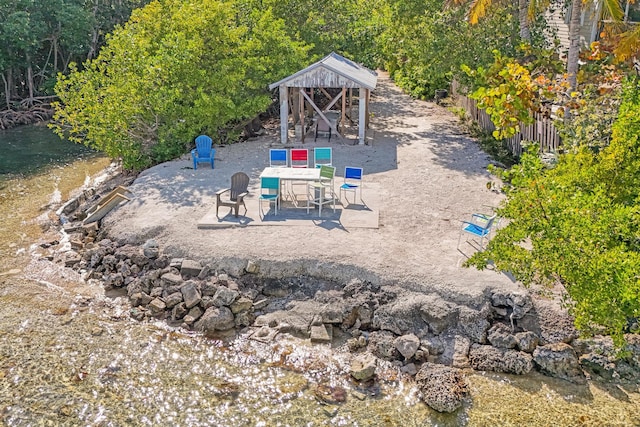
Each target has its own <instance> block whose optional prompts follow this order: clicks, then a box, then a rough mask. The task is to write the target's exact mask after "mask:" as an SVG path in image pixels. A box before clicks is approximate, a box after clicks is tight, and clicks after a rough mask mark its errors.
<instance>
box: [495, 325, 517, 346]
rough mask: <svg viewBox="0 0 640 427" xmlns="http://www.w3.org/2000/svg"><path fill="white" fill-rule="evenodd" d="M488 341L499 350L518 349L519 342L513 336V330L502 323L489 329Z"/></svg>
mask: <svg viewBox="0 0 640 427" xmlns="http://www.w3.org/2000/svg"><path fill="white" fill-rule="evenodd" d="M487 340H488V341H489V342H490V343H491V345H492V346H494V347H498V348H506V349H509V348H516V346H517V345H518V340H517V339H516V337H515V336H514V335H512V334H511V328H510V327H508V326H507V325H504V324H502V323H496V324H494V325H493V326H492V327H491V329H489V332H488V333H487Z"/></svg>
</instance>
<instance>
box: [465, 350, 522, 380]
mask: <svg viewBox="0 0 640 427" xmlns="http://www.w3.org/2000/svg"><path fill="white" fill-rule="evenodd" d="M469 363H470V365H471V367H472V368H473V369H475V370H478V371H493V372H504V373H507V374H516V375H523V374H527V373H529V372H531V369H532V368H533V361H532V358H531V355H530V354H528V353H525V352H522V351H516V350H507V349H503V348H496V347H492V346H490V345H480V344H473V345H472V346H471V348H470V350H469Z"/></svg>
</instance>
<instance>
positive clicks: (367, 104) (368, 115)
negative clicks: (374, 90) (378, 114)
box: [365, 89, 371, 129]
mask: <svg viewBox="0 0 640 427" xmlns="http://www.w3.org/2000/svg"><path fill="white" fill-rule="evenodd" d="M366 91H367V92H366V94H367V99H366V101H365V105H366V109H367V111H366V113H365V114H366V116H365V117H366V118H365V122H366V123H367V125H366V126H365V129H369V120H370V118H371V117H370V116H371V115H370V114H369V102H370V101H371V90H369V89H366Z"/></svg>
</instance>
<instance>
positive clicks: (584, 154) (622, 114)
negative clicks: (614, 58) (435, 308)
mask: <svg viewBox="0 0 640 427" xmlns="http://www.w3.org/2000/svg"><path fill="white" fill-rule="evenodd" d="M638 89H639V87H638V81H637V79H635V80H630V81H628V82H627V83H626V84H625V86H624V92H623V101H622V103H621V106H620V110H619V114H618V118H617V120H616V123H615V124H614V126H613V137H612V140H611V144H610V145H609V146H607V147H605V148H603V149H602V151H600V152H599V153H594V152H593V151H592V150H591V149H589V148H588V147H587V146H585V145H583V146H579V147H578V148H577V149H576V151H575V152H574V153H568V154H565V155H561V156H560V157H559V161H558V164H557V166H556V167H555V168H553V169H546V168H545V166H544V165H543V164H542V162H541V160H540V158H539V156H538V147H535V146H534V147H532V148H531V149H530V151H529V152H528V153H526V154H524V155H523V156H522V158H521V164H519V165H517V166H514V167H513V168H512V169H510V170H508V171H505V172H504V173H503V178H504V179H505V180H507V182H509V183H510V185H511V187H508V188H507V201H506V203H505V204H504V205H503V206H502V207H501V209H499V214H500V215H501V216H503V217H505V218H508V219H509V221H508V225H507V226H506V227H505V228H503V229H500V230H498V232H497V233H496V235H495V237H494V238H493V239H492V240H491V241H490V242H489V244H488V247H487V249H486V251H484V252H479V253H476V254H475V255H474V256H473V257H472V258H470V259H469V261H468V265H475V266H476V267H478V268H484V267H485V266H486V265H488V264H489V263H494V264H495V266H496V267H497V268H499V269H500V270H505V271H510V272H511V273H512V274H513V275H514V276H515V277H516V278H517V279H519V280H522V281H523V283H525V284H531V283H534V282H540V283H546V284H551V285H553V284H558V285H562V286H563V287H564V289H565V290H566V292H567V296H568V300H567V303H568V304H569V308H570V310H571V312H572V313H573V315H574V316H575V323H576V326H577V327H578V328H579V329H580V330H581V331H582V332H583V333H585V334H591V333H608V334H612V336H613V338H614V340H615V342H616V343H617V344H618V345H620V346H621V345H622V344H623V342H624V333H625V332H626V331H627V327H628V325H629V322H630V321H633V320H634V319H637V318H638V317H640V278H639V276H638V272H639V271H640V231H639V230H640V115H638V114H637V112H638V111H640V90H638Z"/></svg>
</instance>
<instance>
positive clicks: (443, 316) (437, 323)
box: [420, 295, 460, 335]
mask: <svg viewBox="0 0 640 427" xmlns="http://www.w3.org/2000/svg"><path fill="white" fill-rule="evenodd" d="M459 309H460V308H459V307H458V306H457V305H454V304H452V303H450V302H447V301H445V300H443V299H442V298H440V297H438V296H436V295H428V296H425V297H424V298H423V300H422V301H421V304H420V317H421V318H422V320H423V321H424V322H425V323H426V324H427V325H429V330H430V331H431V332H433V333H434V334H436V335H438V334H441V333H442V332H444V331H445V330H446V329H449V328H451V327H453V326H455V325H456V324H457V321H458V313H459Z"/></svg>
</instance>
